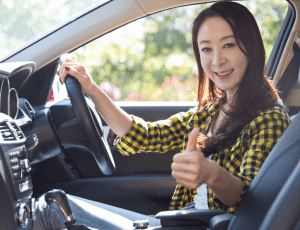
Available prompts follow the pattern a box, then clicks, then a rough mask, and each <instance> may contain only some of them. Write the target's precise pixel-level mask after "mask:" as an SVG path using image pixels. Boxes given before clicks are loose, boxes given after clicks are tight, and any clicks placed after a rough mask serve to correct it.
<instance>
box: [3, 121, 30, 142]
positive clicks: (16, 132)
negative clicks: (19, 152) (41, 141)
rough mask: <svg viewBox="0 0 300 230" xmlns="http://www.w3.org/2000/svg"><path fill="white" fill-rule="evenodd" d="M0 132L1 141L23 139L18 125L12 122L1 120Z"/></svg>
mask: <svg viewBox="0 0 300 230" xmlns="http://www.w3.org/2000/svg"><path fill="white" fill-rule="evenodd" d="M0 133H1V137H2V142H15V141H22V142H23V141H25V140H26V139H25V136H24V134H23V132H22V131H21V129H20V128H19V126H18V125H16V124H15V123H14V122H8V121H6V122H1V123H0Z"/></svg>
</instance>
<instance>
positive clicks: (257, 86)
mask: <svg viewBox="0 0 300 230" xmlns="http://www.w3.org/2000/svg"><path fill="white" fill-rule="evenodd" d="M192 36H193V49H194V53H195V57H196V61H197V65H198V71H199V88H198V106H197V108H194V109H191V110H189V111H188V112H185V113H179V114H176V115H174V116H172V117H170V118H169V119H168V120H166V121H159V122H154V123H146V122H145V121H143V120H142V119H140V118H137V117H134V116H130V115H128V114H127V113H126V112H124V111H123V110H121V109H120V108H119V107H117V106H116V105H115V104H114V103H113V102H112V101H111V100H110V99H109V97H107V96H106V94H105V93H104V92H103V91H102V90H101V89H100V88H99V87H98V86H97V85H96V84H95V83H94V81H93V80H92V78H91V77H90V76H89V74H88V73H87V72H86V69H85V67H84V65H83V64H81V63H78V62H77V61H76V60H75V59H74V60H67V61H66V62H64V63H62V64H61V67H60V69H59V76H60V80H61V82H62V83H64V81H65V77H66V76H67V74H70V75H73V76H74V77H75V78H77V79H78V81H79V82H80V84H81V86H82V89H83V90H84V91H85V92H86V93H87V94H89V95H90V97H91V99H92V100H93V101H94V103H95V105H96V107H97V109H98V111H99V112H100V113H101V115H102V117H103V118H104V119H105V121H106V123H107V124H108V125H109V126H110V128H111V129H112V130H113V131H114V132H115V133H116V134H117V135H118V137H119V140H118V143H117V146H118V148H119V150H120V152H121V153H122V154H124V155H127V156H128V155H132V154H135V153H138V152H147V151H149V152H150V151H153V150H155V151H156V152H166V151H167V150H170V149H174V148H177V147H180V148H181V150H182V153H178V154H176V155H175V156H174V159H173V161H174V162H173V164H172V166H171V167H172V176H173V177H174V178H175V179H176V180H177V182H178V185H177V187H176V190H175V193H174V195H173V198H172V202H171V206H170V209H171V210H174V209H181V208H185V209H191V208H192V209H203V208H204V209H205V208H206V209H207V208H210V209H222V210H224V211H226V212H229V213H233V212H234V211H235V210H236V209H237V207H238V205H239V203H240V202H241V201H242V199H243V196H244V194H245V193H246V192H247V189H248V187H249V185H250V183H251V181H252V180H253V178H254V177H255V175H256V174H257V172H258V170H259V169H260V167H261V166H262V164H263V162H264V161H265V159H266V158H267V156H268V154H269V153H270V151H271V149H272V148H273V147H274V145H275V144H276V142H277V141H278V140H279V138H280V136H281V135H282V134H283V132H284V130H285V129H286V128H287V126H288V124H289V117H288V115H287V113H286V112H285V110H284V107H283V105H282V104H281V103H280V99H279V97H278V94H277V92H276V90H275V88H274V87H273V86H272V84H271V83H270V81H269V80H268V78H267V77H265V76H264V74H263V70H264V65H265V52H264V47H263V42H262V38H261V36H260V33H259V29H258V26H257V24H256V22H255V19H254V18H253V16H252V14H251V13H250V12H249V11H248V10H247V8H245V7H244V6H242V5H240V4H238V3H234V2H219V3H215V4H213V5H212V6H211V7H209V8H208V9H206V10H204V11H202V12H201V13H200V14H199V15H198V16H197V18H196V19H195V21H194V23H193V28H192ZM207 82H208V83H207ZM205 92H207V93H205ZM145 136H147V139H146V138H145ZM133 137H136V138H133ZM135 139H137V140H140V141H134V140H135ZM72 199H73V198H72ZM85 202H89V201H85ZM74 203H76V202H74ZM89 203H93V204H94V205H95V206H101V207H104V205H102V204H98V203H96V202H89ZM188 204H190V205H188ZM71 205H74V204H71ZM104 209H110V208H109V207H108V206H105V207H104ZM110 210H112V211H113V212H117V213H119V214H120V215H121V216H123V217H126V218H127V219H130V220H136V219H137V218H140V216H139V217H137V215H138V214H135V213H133V212H130V211H124V210H121V209H118V208H112V209H110ZM120 210H121V211H120ZM74 212H75V216H76V211H74ZM134 215H135V216H134ZM142 217H144V219H149V220H150V224H151V221H152V225H156V224H159V222H155V221H154V219H153V218H151V217H146V216H142ZM142 219H143V218H142ZM95 222H97V220H95Z"/></svg>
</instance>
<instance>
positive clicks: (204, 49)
mask: <svg viewBox="0 0 300 230" xmlns="http://www.w3.org/2000/svg"><path fill="white" fill-rule="evenodd" d="M201 51H202V52H207V51H210V48H207V47H205V48H202V49H201Z"/></svg>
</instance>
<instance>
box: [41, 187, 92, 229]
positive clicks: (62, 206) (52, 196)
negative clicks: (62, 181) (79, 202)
mask: <svg viewBox="0 0 300 230" xmlns="http://www.w3.org/2000/svg"><path fill="white" fill-rule="evenodd" d="M45 201H46V202H47V204H48V205H55V206H56V207H57V208H58V209H59V210H60V211H61V212H62V214H63V215H64V217H65V219H66V222H65V225H66V227H67V229H68V230H91V228H88V227H86V226H85V225H75V223H76V219H75V216H74V214H73V212H72V209H71V207H70V204H69V200H68V197H67V195H66V193H65V192H64V191H63V190H60V189H53V190H51V191H49V192H47V193H46V194H45Z"/></svg>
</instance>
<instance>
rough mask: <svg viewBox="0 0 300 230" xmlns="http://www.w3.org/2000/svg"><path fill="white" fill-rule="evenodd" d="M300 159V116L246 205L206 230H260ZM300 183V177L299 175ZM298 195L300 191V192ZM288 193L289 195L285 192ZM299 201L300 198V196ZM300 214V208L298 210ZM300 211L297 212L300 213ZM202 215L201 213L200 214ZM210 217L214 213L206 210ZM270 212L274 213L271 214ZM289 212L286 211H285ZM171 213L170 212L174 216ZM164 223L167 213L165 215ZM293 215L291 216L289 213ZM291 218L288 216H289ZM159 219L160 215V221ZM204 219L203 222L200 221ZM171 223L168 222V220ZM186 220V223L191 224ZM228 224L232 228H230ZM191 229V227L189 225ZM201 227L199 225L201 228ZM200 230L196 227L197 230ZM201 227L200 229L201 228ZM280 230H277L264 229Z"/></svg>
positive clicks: (215, 220)
mask: <svg viewBox="0 0 300 230" xmlns="http://www.w3.org/2000/svg"><path fill="white" fill-rule="evenodd" d="M299 159H300V113H299V114H298V115H297V116H296V117H295V118H294V119H293V121H292V123H291V125H290V126H289V127H288V128H287V130H286V131H285V132H284V134H283V135H282V137H281V138H280V140H279V142H278V143H277V144H276V145H275V147H274V148H273V150H272V152H271V153H270V155H269V157H268V158H267V160H266V161H265V163H264V164H263V166H262V167H261V169H260V171H259V172H258V174H257V175H256V177H255V179H254V180H253V181H252V183H251V185H250V187H249V190H248V192H247V194H246V197H245V199H244V201H243V202H242V203H241V204H240V206H239V208H238V209H237V211H236V212H235V213H234V214H232V215H230V214H222V215H219V213H216V216H214V217H212V218H211V219H210V221H209V222H208V226H207V229H211V230H214V229H218V230H221V229H224V230H225V229H227V230H241V229H243V230H254V229H259V227H260V225H261V224H262V222H263V220H264V217H265V216H266V214H267V212H268V210H269V209H270V207H271V205H272V203H273V202H274V200H275V198H276V197H277V195H278V193H279V192H280V190H281V188H282V187H283V186H284V184H285V182H286V181H287V179H288V178H289V176H290V175H291V173H292V172H293V170H294V169H295V167H296V165H297V163H298V162H299ZM299 167H300V166H299ZM298 178H299V181H300V175H299V177H298ZM298 191H299V190H298ZM283 193H286V191H283ZM298 199H300V196H298ZM299 210H300V207H299ZM299 210H298V211H299ZM201 211H202V210H201ZM207 211H208V212H210V213H211V214H213V211H215V210H207ZM270 211H271V210H270ZM285 211H287V210H285ZM171 212H172V211H170V213H171ZM184 213H185V212H181V213H180V211H179V213H178V214H175V215H174V212H173V213H172V214H171V215H170V216H172V217H171V218H169V219H176V216H178V217H179V216H180V217H179V219H180V220H181V221H182V219H183V218H182V217H181V216H184ZM163 214H164V215H163V217H162V219H161V220H162V221H161V222H163V219H168V218H167V217H166V212H164V213H163ZM289 214H291V213H289ZM287 215H288V213H287ZM159 216H160V215H159V214H158V217H159ZM198 219H201V218H198ZM168 221H169V220H168ZM168 221H167V222H168ZM188 222H189V221H188V218H187V223H188ZM228 223H229V226H228ZM188 225H189V224H188ZM198 226H199V225H198ZM198 226H197V227H198ZM199 227H200V226H199ZM180 229H183V228H182V227H181V228H180ZM265 229H277V228H264V230H265Z"/></svg>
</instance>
